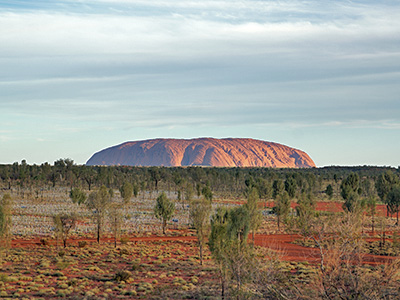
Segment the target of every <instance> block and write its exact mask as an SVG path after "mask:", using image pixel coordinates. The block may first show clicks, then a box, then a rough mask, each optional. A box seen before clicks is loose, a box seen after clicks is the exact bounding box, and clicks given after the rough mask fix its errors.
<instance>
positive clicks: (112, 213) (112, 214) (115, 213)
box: [109, 203, 122, 248]
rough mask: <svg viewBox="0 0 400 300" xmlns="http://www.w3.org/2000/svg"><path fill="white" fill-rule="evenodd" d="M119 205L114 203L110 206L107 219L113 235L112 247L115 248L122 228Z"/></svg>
mask: <svg viewBox="0 0 400 300" xmlns="http://www.w3.org/2000/svg"><path fill="white" fill-rule="evenodd" d="M121 209H122V208H121V205H119V204H117V203H114V204H112V205H110V209H109V219H110V224H111V229H112V232H113V234H114V247H115V248H116V247H117V240H118V238H119V237H120V234H121V226H122V212H121Z"/></svg>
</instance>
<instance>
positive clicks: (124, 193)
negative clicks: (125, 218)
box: [119, 181, 133, 203]
mask: <svg viewBox="0 0 400 300" xmlns="http://www.w3.org/2000/svg"><path fill="white" fill-rule="evenodd" d="M119 191H120V193H121V197H122V199H123V200H124V203H128V202H129V200H130V199H131V198H132V195H133V186H132V184H130V183H129V182H127V181H126V182H125V183H124V184H123V185H122V186H121V187H120V189H119Z"/></svg>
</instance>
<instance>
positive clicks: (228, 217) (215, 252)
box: [209, 206, 254, 299]
mask: <svg viewBox="0 0 400 300" xmlns="http://www.w3.org/2000/svg"><path fill="white" fill-rule="evenodd" d="M249 222H250V216H249V213H248V211H247V209H246V208H244V207H243V206H240V207H235V208H233V209H231V210H229V211H227V210H225V209H223V208H219V209H218V210H217V212H216V214H215V215H214V216H213V217H212V219H211V234H210V238H209V245H210V251H211V254H212V256H213V258H214V260H215V262H216V263H217V266H218V268H219V271H220V275H221V276H220V278H221V297H222V299H224V297H225V287H226V283H227V280H228V279H229V278H232V279H234V280H235V281H236V295H237V298H238V299H239V298H240V294H241V292H242V285H243V284H244V283H245V282H246V280H247V279H250V276H249V275H250V274H251V272H252V270H254V263H253V262H254V253H253V251H252V249H251V248H250V247H249V244H248V243H247V236H248V233H249V229H250V224H249Z"/></svg>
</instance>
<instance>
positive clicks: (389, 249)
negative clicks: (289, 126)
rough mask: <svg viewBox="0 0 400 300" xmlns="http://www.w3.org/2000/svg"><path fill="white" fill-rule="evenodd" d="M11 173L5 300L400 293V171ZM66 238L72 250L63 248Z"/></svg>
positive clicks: (55, 169)
mask: <svg viewBox="0 0 400 300" xmlns="http://www.w3.org/2000/svg"><path fill="white" fill-rule="evenodd" d="M21 172H22V173H21ZM388 174H389V175H388ZM0 177H1V180H0V187H1V188H3V190H1V191H0V196H1V199H2V201H1V205H2V206H1V215H0V218H1V224H3V225H2V226H4V224H5V225H7V226H6V227H1V228H2V231H1V232H2V238H3V239H4V238H6V239H7V238H8V240H9V245H10V246H11V247H9V248H8V249H7V251H3V252H2V254H3V255H2V258H3V259H2V261H0V293H1V294H0V295H1V297H6V298H22V299H23V298H24V297H26V298H35V299H36V298H43V299H52V298H68V299H81V298H87V299H100V298H104V299H123V298H125V299H165V298H169V299H187V298H192V299H221V298H225V299H232V298H237V299H340V298H344V299H348V298H351V299H396V297H397V295H398V294H399V292H400V278H399V275H400V274H399V272H398V270H399V262H398V259H399V255H400V247H399V244H400V242H399V237H398V227H397V226H396V220H397V212H398V204H396V203H397V199H398V197H397V196H398V195H397V193H398V191H397V186H398V183H399V180H398V178H399V173H398V171H397V170H395V169H391V170H390V172H388V170H387V169H385V168H373V167H363V168H336V167H331V168H322V169H312V170H283V169H282V170H279V169H277V170H271V169H265V168H254V169H238V168H232V169H230V168H219V169H216V168H195V167H194V168H124V167H90V168H89V167H83V166H75V165H74V164H73V162H72V161H70V160H64V161H61V160H60V161H57V163H56V164H55V165H54V166H50V165H48V164H43V165H42V166H29V165H26V164H24V165H23V166H21V165H19V164H14V165H12V166H4V165H3V166H0ZM357 177H358V180H357ZM126 183H129V185H130V186H128V185H127V184H126ZM124 186H125V188H122V187H124ZM329 186H330V187H331V188H329V189H328V188H327V187H329ZM131 187H132V189H131ZM134 187H136V189H137V191H136V193H134V192H133V191H134V190H135V188H134ZM138 187H140V196H138V194H137V193H138V192H139V191H138ZM205 187H207V189H209V191H206V189H205ZM125 190H126V194H125ZM195 191H196V192H197V193H195ZM210 191H211V194H212V197H211V198H210V197H208V196H206V195H207V193H209V192H210ZM86 195H89V196H88V197H87V196H86ZM340 196H342V197H340ZM378 196H379V198H378ZM68 198H71V200H72V203H71V201H70V200H69V199H68ZM124 198H125V200H124ZM259 198H261V200H260V199H259ZM4 199H6V200H7V201H4ZM10 199H12V200H13V201H12V205H11V202H10V201H9V200H10ZM273 199H275V208H274V209H273V208H272V206H273V204H274V202H273ZM185 200H186V202H185ZM211 200H212V201H211ZM379 200H380V201H379ZM82 204H83V205H82ZM364 204H365V205H364ZM11 208H12V210H11ZM165 208H166V209H165ZM164 209H165V211H166V212H165V215H164V216H163V210H164ZM167 212H168V213H167ZM210 215H212V218H211V220H212V226H211V228H209V220H210V217H209V216H210ZM172 216H174V218H173V219H172ZM53 217H54V222H53ZM156 217H159V218H160V220H161V223H162V226H163V235H161V233H160V232H159V230H158V226H159V225H158V222H159V221H158V220H157V218H156ZM164 217H165V218H164ZM11 220H12V221H13V222H12V223H11ZM278 220H279V227H278V224H277V221H278ZM167 224H168V226H169V227H168V231H166V230H165V228H166V226H167ZM249 232H252V235H251V236H252V242H251V243H250V242H249V241H248V240H247V239H248V234H249ZM253 233H254V234H253ZM57 237H58V239H60V240H63V241H64V245H65V246H67V243H66V241H67V239H68V247H65V248H59V249H57V247H56V244H57V243H56V241H57ZM96 241H98V242H100V241H101V243H100V244H99V243H96ZM117 241H120V244H118V243H117ZM207 241H208V242H209V244H207ZM290 242H293V243H292V244H291V243H290ZM4 245H6V243H2V244H1V246H3V247H4ZM207 245H209V247H208V246H207ZM296 247H297V248H296ZM210 250H211V251H210ZM298 253H301V255H299V254H298ZM372 254H373V255H374V256H372Z"/></svg>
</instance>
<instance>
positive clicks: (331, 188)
mask: <svg viewBox="0 0 400 300" xmlns="http://www.w3.org/2000/svg"><path fill="white" fill-rule="evenodd" d="M325 194H327V195H328V197H329V199H331V198H332V196H333V187H332V185H331V184H328V186H327V187H326V190H325Z"/></svg>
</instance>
